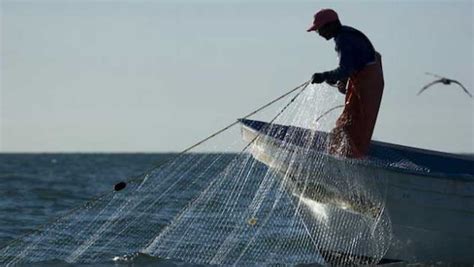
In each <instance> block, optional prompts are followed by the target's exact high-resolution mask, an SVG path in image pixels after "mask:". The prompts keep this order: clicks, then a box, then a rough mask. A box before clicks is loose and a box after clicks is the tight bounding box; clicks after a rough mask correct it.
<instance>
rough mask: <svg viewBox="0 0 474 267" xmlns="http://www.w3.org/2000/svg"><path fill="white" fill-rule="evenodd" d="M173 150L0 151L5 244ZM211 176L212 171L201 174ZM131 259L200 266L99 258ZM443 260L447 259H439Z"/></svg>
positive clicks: (0, 236) (113, 262)
mask: <svg viewBox="0 0 474 267" xmlns="http://www.w3.org/2000/svg"><path fill="white" fill-rule="evenodd" d="M174 156H175V154H104V153H102V154H0V196H1V198H0V248H2V247H4V246H6V245H8V244H9V242H11V241H13V240H14V239H15V238H16V237H19V236H22V235H25V234H28V233H29V232H31V231H32V230H34V229H36V228H38V227H40V226H41V225H44V224H48V223H49V222H51V221H52V220H54V219H55V218H57V217H59V216H61V215H62V214H65V213H66V212H67V211H69V210H71V209H73V208H75V207H77V206H80V205H81V204H83V203H84V202H86V201H87V200H88V199H91V198H92V197H94V196H97V195H98V194H101V193H103V192H107V191H110V190H112V189H113V186H114V185H115V184H116V183H117V182H120V181H126V180H129V179H131V178H133V177H137V176H139V175H141V174H143V173H144V172H146V171H147V170H149V169H151V168H153V167H156V166H159V165H160V164H163V163H164V162H166V161H168V160H169V159H171V158H173V157H174ZM203 156H204V155H203ZM207 178H209V177H202V179H207ZM209 179H210V178H209ZM180 194H181V195H182V197H181V198H179V197H178V198H176V201H179V200H180V199H182V200H183V203H181V204H183V205H185V204H186V203H185V202H187V201H189V195H193V194H196V192H192V191H182V192H180ZM178 204H179V203H178ZM170 215H171V214H170ZM157 227H164V225H157ZM65 264H67V263H66V262H64V261H54V260H53V261H48V262H44V263H42V265H44V266H62V265H65ZM130 264H133V266H195V265H193V264H188V263H184V262H181V261H178V260H174V259H160V258H157V257H151V256H148V255H145V254H140V253H138V252H137V253H135V254H131V255H116V256H115V257H110V258H109V259H106V260H104V261H103V262H100V265H101V266H118V265H126V266H128V265H130ZM68 265H72V264H68ZM441 265H443V264H442V263H440V266H441ZM391 266H400V264H396V265H393V264H391ZM417 266H425V265H423V264H418V265H417ZM429 266H432V265H429Z"/></svg>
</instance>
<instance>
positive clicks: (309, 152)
mask: <svg viewBox="0 0 474 267" xmlns="http://www.w3.org/2000/svg"><path fill="white" fill-rule="evenodd" d="M329 92H331V93H329ZM329 95H333V93H332V90H330V89H327V88H317V87H308V88H307V89H306V90H305V91H304V92H303V93H302V94H301V95H300V96H299V97H298V98H297V99H296V100H295V101H294V102H293V104H292V105H291V106H289V108H288V109H286V110H285V112H283V113H281V114H278V115H279V116H278V118H277V119H276V120H275V121H274V122H275V123H277V124H283V125H295V126H300V127H303V128H307V129H318V130H321V129H322V130H325V127H327V128H329V127H330V123H329V122H330V121H334V117H332V118H331V116H337V112H334V113H333V115H330V116H327V117H325V118H323V119H322V120H319V121H318V122H315V121H314V119H315V118H316V117H317V114H322V113H323V112H324V111H325V110H327V108H328V107H331V106H334V105H335V104H336V105H337V103H336V101H340V100H339V99H338V98H337V97H329ZM268 113H269V114H272V113H273V115H271V116H268V114H264V115H263V116H267V118H271V117H272V116H274V114H276V113H275V111H268ZM267 121H268V119H267ZM271 128H272V126H269V127H267V128H265V129H262V131H261V132H260V133H259V132H256V131H251V130H249V129H247V130H245V129H244V130H242V132H241V130H240V128H239V127H237V128H236V129H233V130H230V131H227V132H226V133H225V134H223V135H222V136H219V137H218V138H223V139H222V140H233V143H231V144H229V145H228V147H229V151H227V152H229V153H197V152H193V151H191V152H189V153H185V154H181V155H179V156H178V157H176V158H175V159H174V160H173V161H171V162H169V163H167V164H165V165H163V166H161V167H157V168H155V169H153V170H151V171H149V172H148V173H146V174H145V175H144V176H143V179H138V180H133V181H130V182H128V183H127V187H126V188H125V189H123V190H121V191H118V192H110V193H107V194H104V195H102V196H101V197H100V198H98V199H94V200H91V201H89V202H87V203H85V204H84V205H83V206H80V207H78V208H76V209H74V210H72V211H70V212H68V213H66V214H63V215H62V216H59V217H58V219H56V220H55V221H53V222H51V223H49V224H46V225H44V226H43V227H42V228H40V229H37V230H36V231H34V232H33V233H31V234H29V235H26V236H23V237H19V238H18V239H16V240H15V241H14V242H12V243H10V244H9V245H7V246H6V247H4V248H2V249H0V263H1V264H6V265H15V264H26V263H37V262H48V261H57V260H59V261H63V262H68V263H99V262H110V261H112V260H117V261H126V260H127V259H130V258H131V257H132V258H133V255H136V254H137V253H139V254H146V255H149V256H154V257H159V258H168V259H178V260H183V261H186V262H191V263H198V264H217V265H259V266H260V265H280V264H281V265H295V264H304V263H313V264H322V265H325V264H332V265H347V264H374V263H376V262H378V261H379V260H380V259H381V258H382V257H383V255H384V254H385V253H386V251H387V249H388V248H389V245H390V239H391V223H390V218H389V216H388V212H387V211H386V209H385V196H386V189H387V186H386V179H385V178H384V176H383V174H382V172H381V169H378V168H369V167H367V166H365V165H364V164H363V163H361V162H360V161H357V160H352V161H351V160H341V159H338V158H336V157H330V156H327V155H325V154H324V153H320V152H318V150H317V149H316V148H315V146H317V145H324V140H321V137H320V136H319V135H317V134H316V132H315V131H307V132H306V133H309V134H299V132H298V131H297V130H294V131H288V132H286V133H285V134H284V136H283V138H280V139H278V138H275V137H274V136H273V137H272V136H271V135H268V134H266V133H269V132H271V131H272V129H271ZM295 129H299V128H295ZM241 135H243V137H244V138H242V137H241ZM222 140H211V141H210V142H208V144H207V146H208V147H207V149H210V150H212V143H213V142H215V143H216V144H221V143H222ZM235 147H240V149H241V150H242V152H240V153H230V152H232V151H234V148H235ZM380 164H381V165H389V164H393V162H392V163H383V162H382V163H380Z"/></svg>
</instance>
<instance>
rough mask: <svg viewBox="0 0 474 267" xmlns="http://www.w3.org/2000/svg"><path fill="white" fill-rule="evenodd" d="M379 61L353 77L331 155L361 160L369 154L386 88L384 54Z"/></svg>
mask: <svg viewBox="0 0 474 267" xmlns="http://www.w3.org/2000/svg"><path fill="white" fill-rule="evenodd" d="M375 58H376V59H375V62H373V63H370V64H368V65H366V66H365V67H364V68H363V69H362V70H360V71H357V72H355V73H354V74H352V75H351V76H350V77H349V81H348V84H347V92H346V102H345V106H344V111H343V112H342V114H341V116H340V117H339V118H338V120H337V121H336V127H335V128H334V129H333V130H332V131H331V135H330V136H331V137H330V141H329V152H330V153H331V154H336V155H340V156H345V157H351V158H361V157H363V156H365V155H366V154H367V152H368V151H369V146H370V140H371V138H372V133H373V132H374V127H375V122H376V120H377V114H378V111H379V107H380V101H381V100H382V94H383V87H384V80H383V71H382V59H381V56H380V54H379V53H376V57H375Z"/></svg>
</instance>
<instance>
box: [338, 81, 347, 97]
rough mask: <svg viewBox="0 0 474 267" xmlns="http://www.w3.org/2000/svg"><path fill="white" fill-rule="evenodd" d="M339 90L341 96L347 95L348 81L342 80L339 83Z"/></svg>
mask: <svg viewBox="0 0 474 267" xmlns="http://www.w3.org/2000/svg"><path fill="white" fill-rule="evenodd" d="M336 86H337V89H338V90H339V92H340V93H341V94H344V95H345V94H346V92H347V79H346V80H342V81H338V82H337V84H336Z"/></svg>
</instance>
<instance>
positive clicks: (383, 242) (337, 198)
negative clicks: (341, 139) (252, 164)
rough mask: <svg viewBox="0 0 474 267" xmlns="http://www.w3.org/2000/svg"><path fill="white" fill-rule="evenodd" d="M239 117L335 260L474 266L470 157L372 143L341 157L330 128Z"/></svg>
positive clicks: (260, 156) (255, 150)
mask: <svg viewBox="0 0 474 267" xmlns="http://www.w3.org/2000/svg"><path fill="white" fill-rule="evenodd" d="M240 122H241V123H242V135H243V138H244V140H246V141H248V142H252V144H251V146H250V152H251V153H252V155H253V157H254V158H255V159H257V160H258V161H260V162H262V163H263V164H265V165H267V166H268V167H269V168H271V169H272V170H274V171H276V172H278V173H279V174H281V175H280V176H281V177H283V178H284V179H285V180H284V184H285V190H286V191H287V192H288V193H289V194H290V195H291V196H292V199H293V203H294V204H295V205H299V213H300V215H301V218H302V220H303V221H304V223H305V224H306V225H307V228H308V231H309V232H310V233H311V234H312V235H313V236H314V238H315V240H316V242H317V244H318V246H319V247H320V248H321V249H320V252H321V253H322V254H323V255H326V257H329V258H330V260H335V259H336V260H337V258H338V257H339V258H343V259H342V261H341V262H347V259H348V258H351V259H353V258H356V259H357V260H358V261H362V262H366V263H374V262H371V259H375V261H378V262H379V263H380V262H392V261H395V262H396V261H403V262H423V263H434V262H443V263H454V264H466V265H472V264H474V159H473V157H472V156H462V155H456V154H449V153H443V152H436V151H429V150H424V149H418V148H412V147H406V146H400V145H394V144H388V143H383V142H377V141H372V143H371V148H370V152H369V155H368V156H367V158H364V159H363V160H353V159H347V158H339V157H335V156H332V155H328V154H327V153H326V152H325V147H326V145H325V143H326V139H327V136H328V134H327V133H324V132H317V131H312V130H309V129H304V128H299V127H293V126H284V125H278V124H268V123H265V122H260V121H253V120H244V119H243V120H240ZM380 259H382V260H381V261H380Z"/></svg>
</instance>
